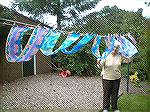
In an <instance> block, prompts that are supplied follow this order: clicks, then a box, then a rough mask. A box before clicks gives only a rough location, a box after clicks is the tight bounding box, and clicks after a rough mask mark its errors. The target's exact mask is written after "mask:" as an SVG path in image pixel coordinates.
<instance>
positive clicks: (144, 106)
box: [118, 94, 150, 112]
mask: <svg viewBox="0 0 150 112" xmlns="http://www.w3.org/2000/svg"><path fill="white" fill-rule="evenodd" d="M118 106H119V109H120V111H121V112H150V94H149V95H133V94H129V95H123V96H121V97H120V98H119V102H118Z"/></svg>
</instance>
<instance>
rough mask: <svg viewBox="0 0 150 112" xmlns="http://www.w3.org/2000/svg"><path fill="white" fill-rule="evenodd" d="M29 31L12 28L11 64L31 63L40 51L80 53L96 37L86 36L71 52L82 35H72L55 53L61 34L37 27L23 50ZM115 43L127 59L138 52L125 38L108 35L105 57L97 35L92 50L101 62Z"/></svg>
mask: <svg viewBox="0 0 150 112" xmlns="http://www.w3.org/2000/svg"><path fill="white" fill-rule="evenodd" d="M29 30H31V28H27V27H23V26H13V27H12V28H11V30H10V33H9V35H8V37H7V41H6V49H5V52H6V53H5V54H6V59H7V60H8V61H9V62H23V61H29V60H30V59H31V58H32V57H33V55H35V54H36V53H37V52H38V51H39V50H41V52H42V53H43V54H44V55H46V56H49V55H53V54H56V53H57V52H58V51H61V52H63V53H65V54H68V55H71V54H74V53H76V52H78V51H79V50H80V49H81V48H83V47H84V46H85V45H86V44H87V43H88V42H90V41H91V40H92V39H93V38H94V37H95V36H96V35H95V34H85V35H84V37H83V38H82V39H81V40H80V41H79V42H78V43H77V44H76V45H75V46H74V47H73V48H72V49H71V50H70V51H69V50H67V48H68V47H69V46H70V45H72V44H73V43H74V42H75V41H77V40H78V39H79V37H80V33H75V32H73V33H70V34H68V36H67V38H66V39H65V41H64V42H63V43H62V44H61V46H60V47H59V48H58V49H56V50H55V51H53V49H54V47H55V45H56V43H57V41H58V39H59V38H60V36H61V33H60V32H56V31H52V30H51V29H49V28H42V27H36V28H34V30H33V32H32V34H31V36H30V38H29V40H28V42H27V44H26V45H25V48H24V49H23V50H22V45H21V40H22V38H23V35H24V34H25V33H26V32H27V31H29ZM115 41H117V42H119V43H121V47H120V50H119V52H120V53H121V54H123V55H124V56H125V57H128V58H130V57H132V56H133V55H135V54H136V53H137V52H138V51H137V49H136V47H135V46H134V45H133V44H132V43H131V42H130V41H129V40H127V39H126V38H125V37H123V36H116V37H115V36H113V35H108V36H106V37H105V42H106V45H107V48H106V49H105V51H104V55H103V56H101V55H100V52H99V45H100V43H101V36H99V35H97V36H96V38H95V39H94V42H93V46H92V48H91V51H92V53H93V55H94V56H96V58H99V59H100V60H102V59H105V58H106V57H107V56H108V55H109V54H110V53H111V52H112V50H113V48H114V44H115Z"/></svg>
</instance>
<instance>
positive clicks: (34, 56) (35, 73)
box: [34, 55, 36, 75]
mask: <svg viewBox="0 0 150 112" xmlns="http://www.w3.org/2000/svg"><path fill="white" fill-rule="evenodd" d="M34 75H36V55H34Z"/></svg>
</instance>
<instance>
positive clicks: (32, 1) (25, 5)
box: [12, 0, 100, 29]
mask: <svg viewBox="0 0 150 112" xmlns="http://www.w3.org/2000/svg"><path fill="white" fill-rule="evenodd" d="M98 1H100V0H86V2H85V0H14V2H13V4H12V8H13V9H17V8H18V9H19V10H20V11H25V12H28V13H29V14H31V15H32V17H33V18H34V19H36V18H42V17H43V14H51V15H54V16H57V25H58V26H57V28H58V29H61V21H62V20H65V19H67V21H68V20H70V19H73V18H76V17H78V14H79V13H80V12H83V11H85V10H89V9H91V8H93V7H95V5H96V4H97V2H98ZM66 14H70V15H71V17H67V16H65V15H66Z"/></svg>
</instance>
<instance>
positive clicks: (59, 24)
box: [57, 4, 62, 30]
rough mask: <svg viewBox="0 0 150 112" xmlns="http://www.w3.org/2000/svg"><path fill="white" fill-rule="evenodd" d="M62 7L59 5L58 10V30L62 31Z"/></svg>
mask: <svg viewBox="0 0 150 112" xmlns="http://www.w3.org/2000/svg"><path fill="white" fill-rule="evenodd" d="M60 8H61V6H60V4H58V8H57V29H58V30H61V17H62V14H61V9H60Z"/></svg>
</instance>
